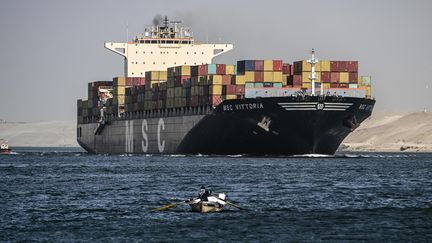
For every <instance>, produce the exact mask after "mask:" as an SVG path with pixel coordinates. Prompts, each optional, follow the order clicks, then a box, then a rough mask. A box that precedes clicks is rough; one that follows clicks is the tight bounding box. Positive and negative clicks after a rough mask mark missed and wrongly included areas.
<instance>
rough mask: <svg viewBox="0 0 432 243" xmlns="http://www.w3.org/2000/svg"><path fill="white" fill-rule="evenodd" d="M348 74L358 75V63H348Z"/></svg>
mask: <svg viewBox="0 0 432 243" xmlns="http://www.w3.org/2000/svg"><path fill="white" fill-rule="evenodd" d="M347 65H348V67H347V68H348V72H350V73H358V61H350V62H348V64H347Z"/></svg>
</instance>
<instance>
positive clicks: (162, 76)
mask: <svg viewBox="0 0 432 243" xmlns="http://www.w3.org/2000/svg"><path fill="white" fill-rule="evenodd" d="M167 79H168V73H167V71H159V80H167Z"/></svg>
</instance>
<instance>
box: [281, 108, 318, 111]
mask: <svg viewBox="0 0 432 243" xmlns="http://www.w3.org/2000/svg"><path fill="white" fill-rule="evenodd" d="M285 110H287V111H315V110H316V108H285Z"/></svg>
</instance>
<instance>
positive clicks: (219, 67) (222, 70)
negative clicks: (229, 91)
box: [216, 64, 226, 75]
mask: <svg viewBox="0 0 432 243" xmlns="http://www.w3.org/2000/svg"><path fill="white" fill-rule="evenodd" d="M216 74H220V75H224V74H226V64H216Z"/></svg>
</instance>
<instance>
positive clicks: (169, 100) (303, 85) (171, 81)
mask: <svg viewBox="0 0 432 243" xmlns="http://www.w3.org/2000/svg"><path fill="white" fill-rule="evenodd" d="M315 67H316V69H315V71H316V83H317V84H318V86H319V85H323V88H324V90H330V89H335V88H337V89H348V88H349V89H357V88H361V89H365V90H366V96H368V97H370V96H371V90H370V85H371V81H370V80H371V79H370V77H361V76H358V62H357V61H319V63H318V64H316V66H315ZM310 75H311V65H310V64H309V63H307V61H298V62H294V63H293V64H292V65H291V64H288V63H283V62H282V60H242V61H238V62H237V66H235V65H228V64H205V65H198V66H187V65H184V66H176V67H171V68H168V69H167V71H149V72H146V73H145V78H143V77H137V78H125V77H115V78H114V79H113V81H96V82H92V83H89V86H88V100H78V104H77V106H78V119H79V120H82V119H83V118H84V117H89V116H98V115H99V114H100V108H99V104H98V102H97V101H98V99H99V90H100V89H101V88H104V89H110V90H112V93H113V98H112V99H109V100H108V101H107V102H106V107H107V108H106V112H107V113H108V114H115V115H118V114H120V113H122V112H124V111H126V112H137V111H148V110H156V109H165V108H181V107H196V106H206V105H211V106H216V105H218V104H219V103H220V102H221V101H222V100H225V99H237V98H242V97H244V96H245V94H246V89H257V90H258V89H259V90H262V89H264V90H265V93H269V92H270V93H271V94H273V93H274V94H275V95H276V96H277V95H278V94H292V92H290V91H292V90H300V89H310V88H311V81H310Z"/></svg>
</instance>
